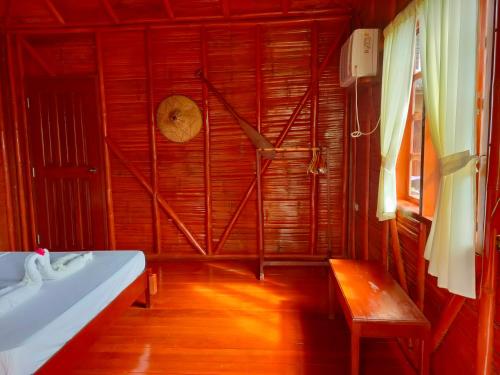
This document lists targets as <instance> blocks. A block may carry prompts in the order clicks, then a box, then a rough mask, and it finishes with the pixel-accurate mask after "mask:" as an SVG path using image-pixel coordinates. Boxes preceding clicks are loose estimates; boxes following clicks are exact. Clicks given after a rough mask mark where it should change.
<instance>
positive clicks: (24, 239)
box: [7, 34, 30, 250]
mask: <svg viewBox="0 0 500 375" xmlns="http://www.w3.org/2000/svg"><path fill="white" fill-rule="evenodd" d="M12 38H13V37H12V35H11V34H9V35H7V65H8V69H9V85H10V96H11V100H12V121H13V125H14V152H15V154H16V155H15V156H16V169H17V171H16V173H17V192H18V201H19V217H20V221H21V244H22V249H23V250H28V249H29V248H30V243H29V239H28V221H27V215H28V212H27V209H26V194H25V190H24V189H25V186H24V185H25V183H24V174H23V172H24V165H23V160H24V158H23V155H22V151H21V135H20V132H19V126H20V125H19V106H18V100H19V97H18V93H17V90H16V87H17V80H16V73H15V71H14V66H15V65H14V53H15V52H14V48H15V47H14V45H13V40H12ZM16 65H17V64H16Z"/></svg>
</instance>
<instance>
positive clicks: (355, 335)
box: [351, 323, 360, 375]
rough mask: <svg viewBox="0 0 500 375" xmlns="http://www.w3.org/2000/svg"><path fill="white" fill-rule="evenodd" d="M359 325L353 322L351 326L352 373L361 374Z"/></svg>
mask: <svg viewBox="0 0 500 375" xmlns="http://www.w3.org/2000/svg"><path fill="white" fill-rule="evenodd" d="M359 333H360V332H359V326H358V325H356V324H354V323H353V324H352V328H351V375H358V374H359Z"/></svg>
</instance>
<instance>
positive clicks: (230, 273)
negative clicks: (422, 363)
mask: <svg viewBox="0 0 500 375" xmlns="http://www.w3.org/2000/svg"><path fill="white" fill-rule="evenodd" d="M153 268H154V270H155V272H157V273H158V277H159V291H158V294H157V295H156V296H154V298H153V306H152V308H151V309H149V310H148V309H143V308H138V307H132V308H130V309H129V310H128V311H127V313H126V314H125V315H124V316H122V317H119V318H117V320H116V323H115V324H114V325H113V326H111V327H109V329H108V330H107V332H103V334H102V336H101V337H100V339H99V340H98V341H97V342H96V343H95V344H94V345H93V346H92V347H91V348H89V353H88V355H86V356H85V359H84V362H82V364H81V365H80V366H79V367H78V368H77V369H76V370H75V371H74V374H77V375H88V374H193V375H197V374H200V375H202V374H214V375H215V374H252V375H271V374H287V375H288V374H290V375H291V374H348V373H349V367H348V366H349V365H348V363H349V336H348V330H347V327H346V325H345V322H344V321H343V319H342V318H340V319H337V320H335V321H332V320H329V319H328V317H327V305H328V304H327V273H326V268H325V269H322V268H317V267H309V268H268V269H266V280H265V281H258V280H256V278H255V274H254V272H255V269H256V267H254V266H253V265H252V264H249V263H237V262H231V263H207V262H190V263H188V262H168V263H162V264H155V265H153ZM361 358H362V359H361V370H362V374H398V375H399V374H414V373H415V372H414V371H413V370H412V369H411V368H410V367H409V365H408V363H407V362H406V360H405V359H404V357H403V356H402V354H401V353H400V351H399V349H398V347H397V343H395V342H393V341H382V340H373V339H367V340H365V341H363V342H362V346H361Z"/></svg>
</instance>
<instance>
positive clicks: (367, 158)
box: [349, 0, 500, 374]
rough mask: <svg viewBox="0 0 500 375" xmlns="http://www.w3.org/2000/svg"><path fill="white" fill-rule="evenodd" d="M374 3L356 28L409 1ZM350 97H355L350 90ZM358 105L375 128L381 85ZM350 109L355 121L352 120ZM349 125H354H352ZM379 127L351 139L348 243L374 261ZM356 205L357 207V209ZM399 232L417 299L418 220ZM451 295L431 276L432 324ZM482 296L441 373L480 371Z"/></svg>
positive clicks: (438, 364) (438, 361) (437, 360)
mask: <svg viewBox="0 0 500 375" xmlns="http://www.w3.org/2000/svg"><path fill="white" fill-rule="evenodd" d="M376 3H377V2H376V1H371V2H366V3H364V4H363V6H361V7H360V8H359V9H358V11H356V12H355V16H354V22H355V27H378V28H381V29H382V28H383V27H385V26H386V25H387V24H388V23H389V22H390V21H391V20H392V19H393V18H394V16H395V15H396V14H397V13H398V12H399V11H400V10H402V9H403V8H404V7H405V6H406V4H407V3H408V1H406V0H399V1H396V0H394V1H391V2H389V4H387V6H385V7H380V6H376ZM350 96H351V100H352V98H353V95H352V94H351V95H350ZM359 108H362V111H360V122H361V127H362V129H363V130H364V131H368V129H372V128H373V127H374V126H375V124H376V121H377V120H378V117H379V108H380V84H372V85H369V86H368V85H367V86H364V87H361V88H360V91H359ZM353 118H354V117H353V112H351V121H353V120H352V119H353ZM351 126H353V125H352V123H351ZM378 134H379V133H378V131H377V132H376V133H375V134H374V135H373V136H371V137H362V138H358V139H356V140H351V148H352V149H353V151H354V152H353V154H352V158H353V163H354V164H353V168H352V170H351V172H352V177H351V179H352V180H353V181H354V182H355V183H354V185H353V186H354V187H353V188H352V193H351V194H352V200H351V201H350V204H349V205H350V208H349V210H350V214H351V215H352V218H351V221H350V225H351V226H350V228H351V231H350V233H351V236H350V238H349V245H350V246H352V247H353V248H351V249H350V251H351V253H354V254H356V256H357V257H358V258H361V257H362V254H363V251H368V254H369V258H370V259H381V256H382V254H381V246H382V238H383V232H382V225H381V223H380V222H379V221H378V219H377V217H376V209H377V192H378V178H379V167H380V143H379V136H378ZM354 203H356V204H357V206H358V208H357V210H356V209H355V208H354ZM397 222H398V234H399V240H400V243H401V250H402V257H403V260H404V265H405V270H406V276H407V281H408V288H409V292H410V295H411V296H412V297H413V299H414V300H416V296H417V294H416V282H417V277H416V267H417V258H418V251H419V250H418V238H419V235H420V225H419V221H418V220H416V219H413V218H411V217H407V216H404V215H398V218H397ZM480 263H481V259H480V258H478V260H477V267H476V269H477V270H478V275H477V279H478V282H479V280H480V278H481V271H482V270H481V264H480ZM389 265H390V270H391V272H392V273H393V274H394V276H395V277H396V275H397V273H396V268H395V265H394V262H393V259H392V256H391V251H389ZM450 298H451V294H450V293H448V292H447V291H446V290H443V289H440V288H438V287H437V285H436V280H435V278H433V277H431V276H429V275H427V277H426V281H425V308H424V313H425V315H426V316H427V318H428V319H429V320H430V322H431V324H432V327H434V328H435V327H436V325H437V324H438V322H439V321H440V319H441V317H442V313H443V310H444V308H445V306H446V305H447V303H448V301H449V300H450ZM499 301H500V300H499V295H498V293H497V303H496V306H497V314H496V315H497V319H496V322H497V323H496V325H495V330H496V333H495V345H496V346H495V348H496V354H495V356H494V357H495V359H494V367H495V370H494V371H496V372H495V373H498V372H500V357H499V355H498V353H499V349H498V348H499V347H498V345H499V344H498V343H499V342H500V328H499V324H498V322H499V318H500V311H499V306H500V303H499ZM478 305H479V302H478V300H467V301H466V303H465V304H464V306H463V307H462V308H461V310H460V312H459V313H458V316H457V318H456V319H455V321H454V322H453V324H452V325H451V327H450V329H449V331H448V333H447V335H446V336H445V338H444V340H443V342H442V344H441V345H440V346H439V347H438V349H437V350H436V351H435V352H434V353H433V356H432V369H433V372H434V373H443V374H452V373H456V374H474V373H475V371H476V367H475V366H476V346H477V334H478Z"/></svg>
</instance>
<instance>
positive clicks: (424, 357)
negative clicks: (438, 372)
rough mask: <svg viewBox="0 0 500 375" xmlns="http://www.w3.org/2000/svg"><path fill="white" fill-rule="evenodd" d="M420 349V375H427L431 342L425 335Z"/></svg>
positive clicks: (428, 336)
mask: <svg viewBox="0 0 500 375" xmlns="http://www.w3.org/2000/svg"><path fill="white" fill-rule="evenodd" d="M421 345H422V347H421V348H420V349H421V350H420V355H421V358H420V375H429V371H430V357H431V340H430V335H427V337H426V338H425V339H423V340H422V344H421Z"/></svg>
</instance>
